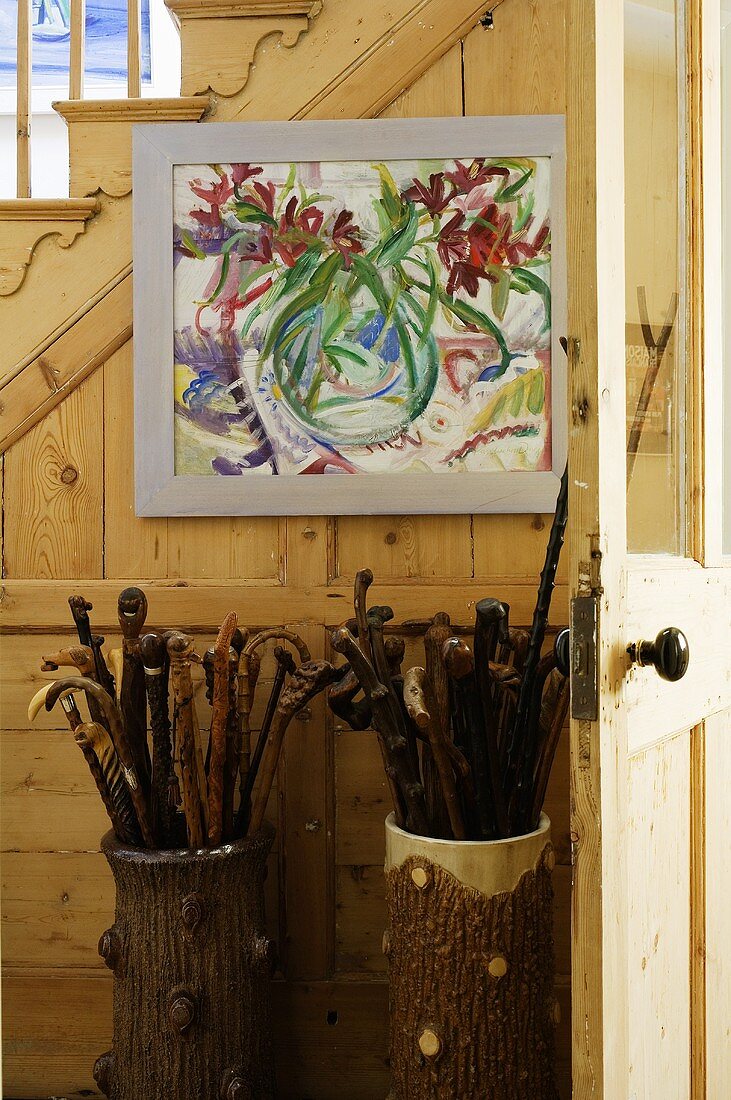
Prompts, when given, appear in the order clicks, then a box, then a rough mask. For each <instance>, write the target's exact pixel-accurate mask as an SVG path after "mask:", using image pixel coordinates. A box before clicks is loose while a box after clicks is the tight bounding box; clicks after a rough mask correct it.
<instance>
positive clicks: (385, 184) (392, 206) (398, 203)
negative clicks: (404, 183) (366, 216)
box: [373, 164, 403, 221]
mask: <svg viewBox="0 0 731 1100" xmlns="http://www.w3.org/2000/svg"><path fill="white" fill-rule="evenodd" d="M373 167H374V168H375V169H376V171H377V172H378V175H379V176H380V177H381V202H382V204H383V209H384V210H385V211H386V213H387V214H388V216H389V218H391V220H392V221H394V220H395V219H396V218H398V217H399V215H400V213H401V207H402V205H403V203H402V200H401V193H400V191H399V189H398V187H397V186H396V181H395V180H394V178H393V176H392V175H391V173H390V172H389V170H388V168H387V167H386V165H385V164H374V165H373Z"/></svg>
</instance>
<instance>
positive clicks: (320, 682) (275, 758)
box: [246, 661, 340, 837]
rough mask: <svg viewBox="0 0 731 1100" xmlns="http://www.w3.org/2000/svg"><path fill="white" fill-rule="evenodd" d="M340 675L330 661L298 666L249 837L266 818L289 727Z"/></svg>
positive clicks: (268, 751) (265, 762)
mask: <svg viewBox="0 0 731 1100" xmlns="http://www.w3.org/2000/svg"><path fill="white" fill-rule="evenodd" d="M339 675H340V673H339V670H338V669H336V668H334V667H333V666H332V665H331V664H330V662H329V661H307V662H305V663H304V664H301V665H300V666H299V667H298V668H297V669H295V671H294V673H293V674H292V676H291V678H290V680H289V683H288V684H287V685H286V687H285V688H284V690H283V691H282V694H281V696H280V698H279V704H278V706H277V710H276V713H275V716H274V721H273V723H272V728H271V730H270V732H269V736H268V737H267V740H266V744H265V745H264V751H263V753H262V758H261V766H260V769H259V784H258V786H257V789H256V791H255V793H254V796H253V799H252V804H251V818H250V820H249V827H248V829H247V831H246V835H247V837H253V836H256V835H257V833H258V832H259V830H260V829H261V826H262V823H263V821H264V814H265V812H266V806H267V802H268V800H269V794H270V791H271V789H272V784H273V783H274V776H275V773H276V770H277V764H278V763H279V757H280V754H281V751H282V745H283V743H284V735H285V733H286V731H287V726H288V725H289V723H290V722H291V721H292V719H293V718H294V716H295V714H297V712H298V711H299V710H302V708H303V707H304V706H306V705H307V703H309V702H310V701H311V700H312V699H314V698H315V696H317V695H319V694H320V692H321V691H324V690H325V688H326V687H328V685H329V684H332V683H334V682H335V680H336V679H337V678H338V676H339Z"/></svg>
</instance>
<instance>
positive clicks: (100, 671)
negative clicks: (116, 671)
mask: <svg viewBox="0 0 731 1100" xmlns="http://www.w3.org/2000/svg"><path fill="white" fill-rule="evenodd" d="M69 607H70V608H71V614H72V616H73V619H74V623H75V624H76V632H77V634H78V635H79V641H80V642H81V644H82V645H85V646H89V648H90V649H91V651H92V653H93V654H94V668H95V671H96V675H95V676H93V677H92V679H94V680H96V682H97V683H98V684H101V686H102V687H103V688H104V690H105V691H106V692H108V693H109V695H111V696H112V698H114V677H113V676H112V675H111V673H110V671H109V669H108V668H107V663H106V661H105V660H104V655H103V653H102V646H103V644H104V638H103V637H102V636H101V635H100V634H92V632H91V623H90V621H89V612H90V611H93V609H94V605H93V604H91V603H89V602H88V600H86V599H84V597H83V596H69Z"/></svg>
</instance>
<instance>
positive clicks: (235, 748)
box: [222, 631, 243, 842]
mask: <svg viewBox="0 0 731 1100" xmlns="http://www.w3.org/2000/svg"><path fill="white" fill-rule="evenodd" d="M235 633H236V632H235ZM238 633H239V634H240V631H239V632H238ZM242 648H243V643H242ZM239 657H240V653H239V651H238V650H237V649H236V647H235V645H234V644H233V639H232V644H231V648H230V649H229V651H228V718H227V719H226V759H225V761H224V767H223V806H222V812H223V839H224V841H226V842H228V841H230V840H233V839H234V798H235V795H236V779H237V777H238V774H239V711H238V671H239Z"/></svg>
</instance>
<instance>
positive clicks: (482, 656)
mask: <svg viewBox="0 0 731 1100" xmlns="http://www.w3.org/2000/svg"><path fill="white" fill-rule="evenodd" d="M507 629H508V609H507V607H506V605H504V604H503V603H501V602H500V600H494V599H489V598H488V599H484V600H480V601H479V603H478V604H477V606H476V608H475V680H476V683H477V689H478V698H479V701H480V707H481V710H482V722H481V723H480V726H481V729H482V733H483V737H484V744H485V753H486V756H487V765H488V770H487V775H486V776H485V779H486V781H487V783H488V788H487V797H488V798H489V799H490V801H491V802H492V805H493V808H494V815H495V822H496V825H497V835H498V837H506V836H509V834H510V822H509V820H508V811H507V803H506V797H505V791H506V789H508V788H507V787H505V786H504V784H503V779H502V776H501V774H500V729H499V726H498V717H499V716H498V711H497V701H496V697H495V687H494V682H493V678H492V676H491V675H490V655H491V654H492V655H493V656H494V655H495V650H496V648H497V643H498V639H499V638H501V637H502V638H505V637H506V636H507Z"/></svg>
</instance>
